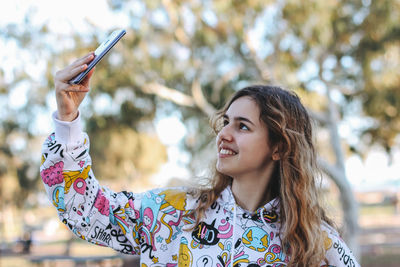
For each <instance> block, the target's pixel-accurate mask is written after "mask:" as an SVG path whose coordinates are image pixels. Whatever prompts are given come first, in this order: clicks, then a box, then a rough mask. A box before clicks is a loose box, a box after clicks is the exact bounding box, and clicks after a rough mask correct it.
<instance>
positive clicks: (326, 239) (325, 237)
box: [322, 231, 333, 250]
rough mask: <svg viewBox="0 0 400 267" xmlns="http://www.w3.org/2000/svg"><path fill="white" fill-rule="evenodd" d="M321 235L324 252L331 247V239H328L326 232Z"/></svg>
mask: <svg viewBox="0 0 400 267" xmlns="http://www.w3.org/2000/svg"><path fill="white" fill-rule="evenodd" d="M322 235H323V237H324V248H325V250H328V249H330V248H331V247H332V243H333V242H332V239H331V238H329V236H328V232H326V231H323V232H322Z"/></svg>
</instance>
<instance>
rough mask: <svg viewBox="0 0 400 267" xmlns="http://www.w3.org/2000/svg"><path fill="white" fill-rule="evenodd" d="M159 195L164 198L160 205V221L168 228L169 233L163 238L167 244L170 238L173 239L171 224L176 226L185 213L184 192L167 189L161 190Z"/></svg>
mask: <svg viewBox="0 0 400 267" xmlns="http://www.w3.org/2000/svg"><path fill="white" fill-rule="evenodd" d="M159 195H160V196H161V197H163V198H164V201H163V204H162V205H161V207H160V209H161V210H162V212H163V215H162V217H161V219H160V221H161V223H162V224H163V225H165V226H166V227H167V229H168V230H169V235H168V237H167V238H166V239H165V242H166V243H167V244H168V243H170V242H171V239H173V238H172V237H173V236H172V234H173V232H174V231H173V229H172V226H175V227H178V226H179V224H180V222H181V219H182V215H183V214H185V206H186V193H185V192H182V191H179V190H173V189H169V190H165V191H162V192H161V193H160V194H159Z"/></svg>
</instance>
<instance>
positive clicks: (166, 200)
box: [140, 186, 197, 210]
mask: <svg viewBox="0 0 400 267" xmlns="http://www.w3.org/2000/svg"><path fill="white" fill-rule="evenodd" d="M140 198H141V199H142V202H143V201H144V202H148V201H152V202H153V201H154V202H156V203H159V204H160V206H161V208H162V207H173V208H175V209H177V210H190V209H194V208H195V206H196V204H197V190H196V189H195V188H192V187H184V186H182V187H166V188H155V189H151V190H149V191H146V192H144V193H142V194H141V196H140Z"/></svg>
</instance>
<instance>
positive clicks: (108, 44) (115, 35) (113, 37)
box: [69, 29, 126, 84]
mask: <svg viewBox="0 0 400 267" xmlns="http://www.w3.org/2000/svg"><path fill="white" fill-rule="evenodd" d="M125 33H126V31H125V30H124V29H121V30H115V31H113V32H112V33H111V34H110V35H109V36H108V37H107V39H106V40H105V41H104V42H102V43H101V44H100V46H99V47H97V49H96V50H95V51H94V58H93V60H92V61H90V63H89V65H88V67H87V68H86V69H85V70H84V71H82V72H81V73H79V74H78V75H77V76H75V77H74V78H72V79H71V80H70V81H69V83H70V84H78V83H80V82H81V81H82V80H83V79H84V78H85V77H86V75H87V74H88V73H89V71H90V70H91V69H93V68H94V66H96V65H97V63H99V62H100V60H101V59H102V58H103V57H104V56H105V55H106V54H107V53H108V51H110V50H111V48H113V46H114V45H115V44H116V43H117V42H118V41H119V40H120V39H121V38H122V36H124V35H125Z"/></svg>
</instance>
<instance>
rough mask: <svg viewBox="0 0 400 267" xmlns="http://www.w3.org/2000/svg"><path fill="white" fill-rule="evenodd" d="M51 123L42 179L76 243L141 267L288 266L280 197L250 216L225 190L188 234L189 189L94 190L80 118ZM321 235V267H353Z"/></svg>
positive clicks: (336, 241)
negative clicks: (134, 259) (132, 259)
mask: <svg viewBox="0 0 400 267" xmlns="http://www.w3.org/2000/svg"><path fill="white" fill-rule="evenodd" d="M53 118H54V121H55V125H56V132H55V134H52V135H50V136H49V137H48V138H47V140H46V141H45V143H44V145H43V153H42V162H41V168H40V174H41V177H42V179H43V182H44V185H45V188H46V191H47V194H48V196H49V198H50V200H51V202H52V203H53V205H54V206H55V207H56V209H57V210H58V215H59V217H60V219H61V220H62V222H63V223H64V224H66V225H67V227H68V228H69V229H70V230H71V231H72V232H73V233H74V234H75V235H77V236H78V237H80V238H82V239H84V240H87V241H89V242H92V243H94V244H97V245H101V246H108V247H111V248H113V249H115V250H117V251H120V252H122V253H126V254H138V255H140V257H141V259H140V261H141V266H142V267H144V266H168V267H173V266H193V267H195V266H196V267H200V266H201V267H204V266H209V267H211V266H218V267H224V266H236V267H238V266H265V267H266V266H286V263H287V262H288V260H289V258H288V256H287V255H285V254H284V253H283V249H282V245H281V242H280V238H279V229H280V223H279V221H280V220H279V205H278V204H279V200H278V199H274V200H272V201H271V202H269V203H267V204H266V205H265V206H264V207H260V208H259V209H258V210H257V212H255V213H250V212H247V211H245V210H243V209H242V208H241V207H240V206H238V205H236V203H235V200H234V197H233V195H232V192H231V189H230V188H229V187H228V188H226V189H225V190H224V191H223V192H222V194H221V196H220V198H219V199H218V200H217V201H216V202H215V203H214V204H213V205H212V206H211V207H210V208H209V209H208V210H207V211H206V216H205V219H204V220H203V221H202V222H201V223H199V224H198V225H196V227H194V228H193V223H194V220H193V217H192V216H191V211H192V210H193V209H195V207H196V205H197V201H198V200H197V199H196V198H195V197H194V196H193V194H191V193H189V192H188V190H187V189H185V188H168V189H155V190H151V191H148V192H145V193H141V194H135V193H130V192H126V191H123V192H119V193H115V192H112V191H111V190H109V189H107V188H105V187H102V186H100V185H99V183H98V181H97V180H96V178H95V176H94V174H93V171H92V166H91V159H90V156H89V138H88V137H87V135H86V134H84V133H83V132H82V131H81V126H80V121H79V118H78V119H76V120H75V121H73V122H70V123H67V122H61V121H58V120H57V119H55V115H53ZM187 229H192V230H189V231H188V230H187ZM323 229H324V232H323V233H324V236H325V249H326V262H322V263H321V266H359V265H358V263H357V261H356V260H355V258H354V257H353V255H352V253H351V251H350V250H349V248H348V247H347V246H346V244H345V243H344V242H343V241H342V240H341V239H340V237H339V236H338V234H337V232H336V231H335V230H333V229H332V228H331V227H329V226H327V225H324V226H323ZM232 263H233V264H232Z"/></svg>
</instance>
